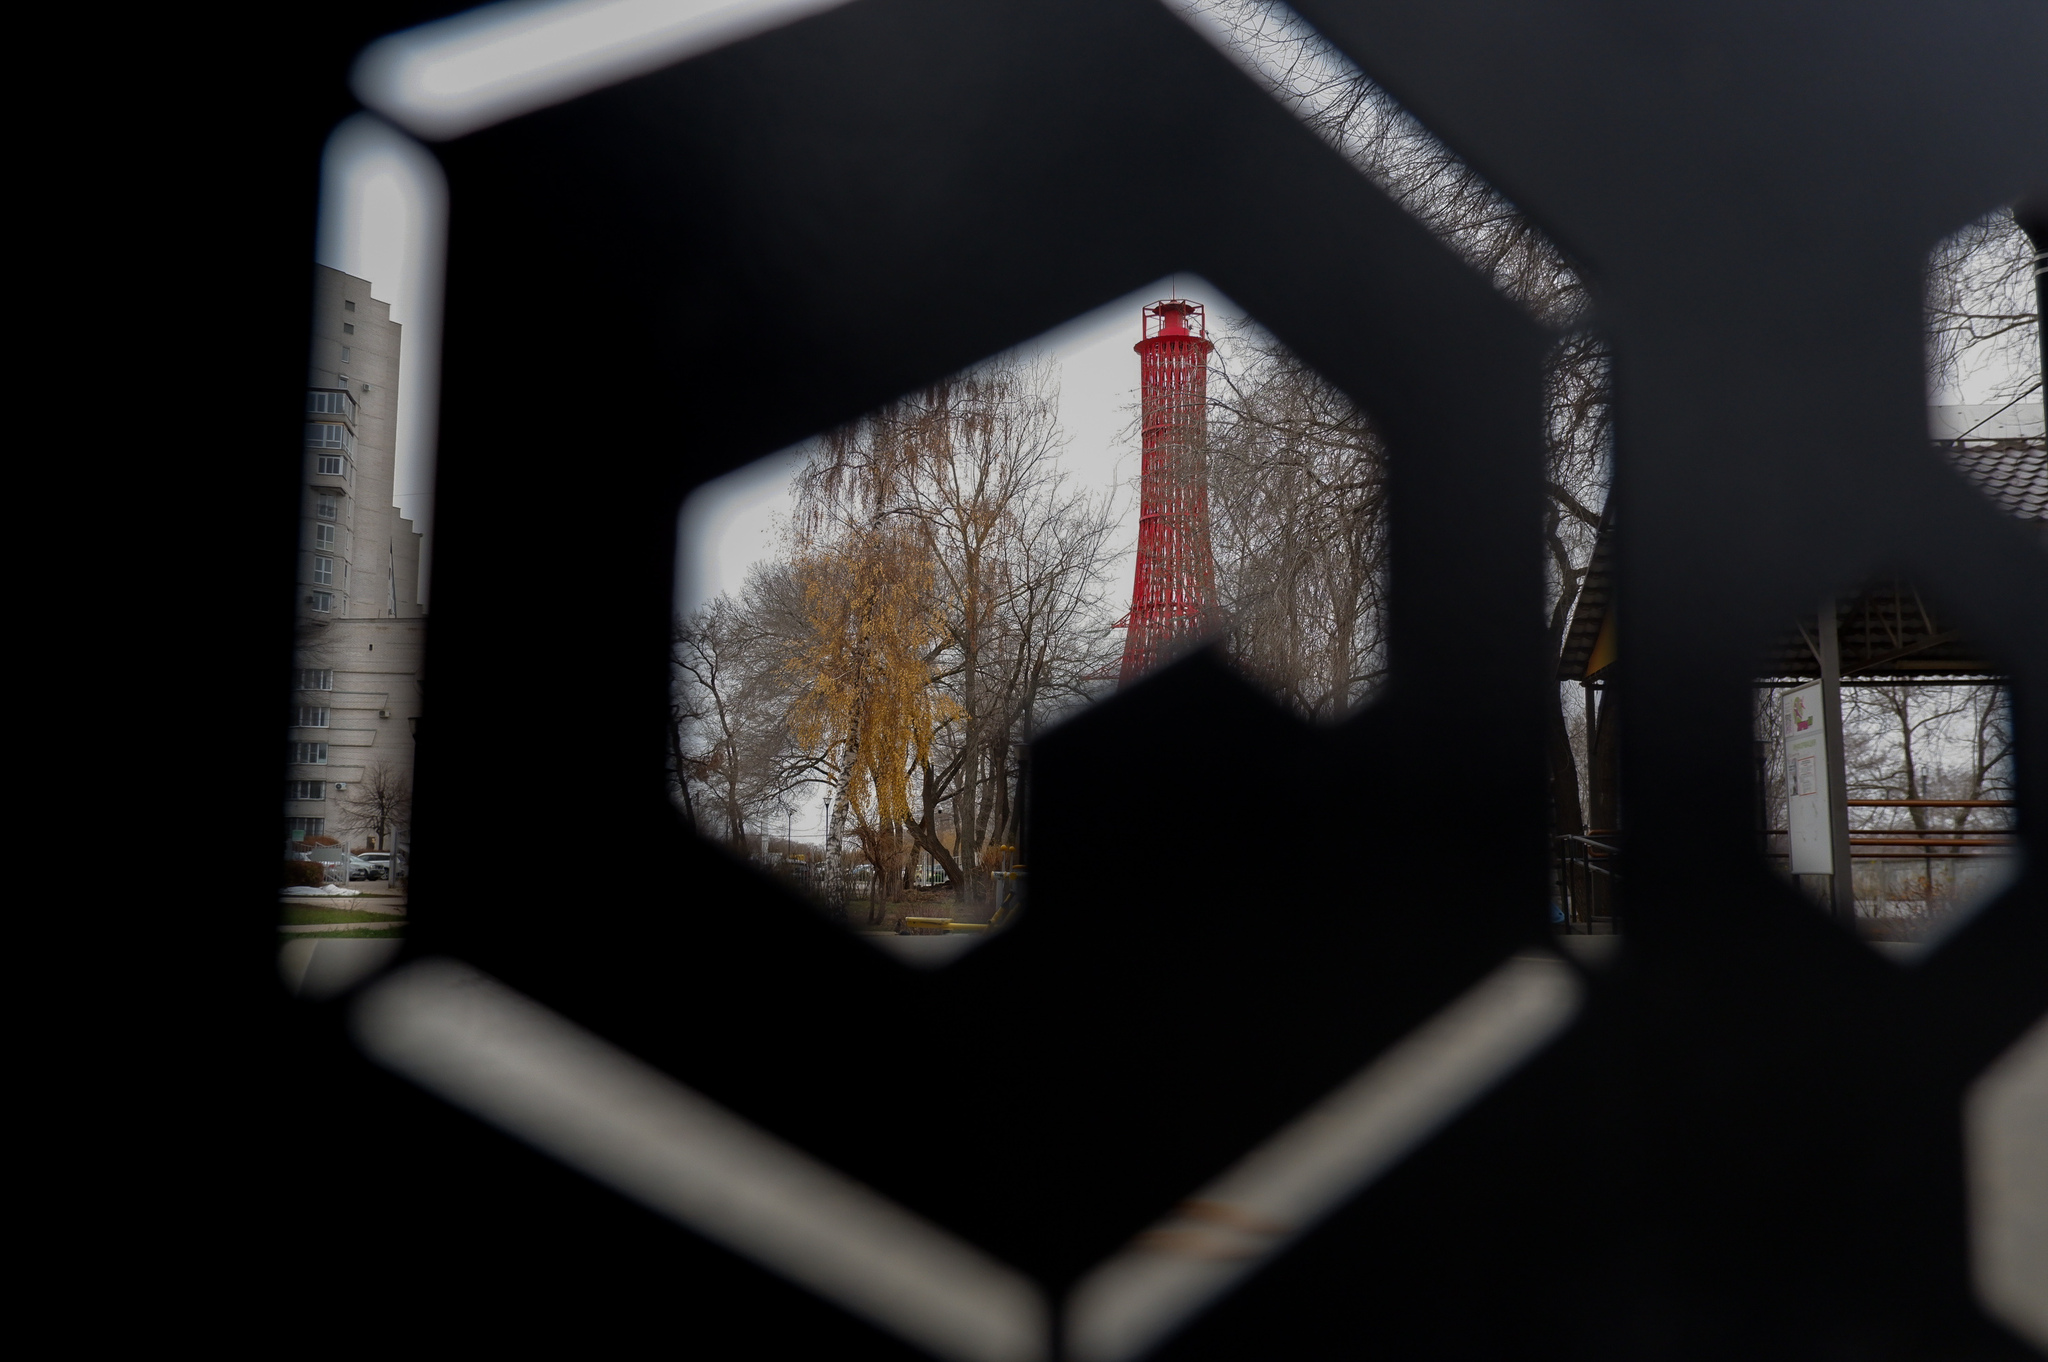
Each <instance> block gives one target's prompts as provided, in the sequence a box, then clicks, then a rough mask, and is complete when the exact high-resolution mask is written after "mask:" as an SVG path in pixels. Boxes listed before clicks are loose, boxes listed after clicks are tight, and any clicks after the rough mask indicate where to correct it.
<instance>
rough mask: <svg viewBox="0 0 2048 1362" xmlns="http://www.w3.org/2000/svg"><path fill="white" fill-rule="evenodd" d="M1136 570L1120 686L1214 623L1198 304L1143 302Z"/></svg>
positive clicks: (1206, 346)
mask: <svg viewBox="0 0 2048 1362" xmlns="http://www.w3.org/2000/svg"><path fill="white" fill-rule="evenodd" d="M1144 326H1145V338H1144V339H1143V340H1141V341H1139V342H1138V343H1137V345H1136V346H1134V347H1133V348H1134V349H1135V350H1137V352H1138V357H1139V360H1140V362H1141V364H1142V387H1141V389H1140V392H1141V400H1140V411H1141V417H1140V422H1141V428H1142V431H1143V436H1142V439H1143V445H1142V448H1143V455H1144V457H1143V476H1142V478H1141V480H1140V484H1139V485H1140V498H1139V501H1140V504H1139V516H1138V570H1137V575H1136V579H1135V580H1134V581H1133V582H1132V584H1131V613H1130V614H1128V615H1126V616H1124V619H1123V626H1124V628H1125V629H1126V630H1128V632H1127V633H1126V634H1125V635H1124V662H1123V667H1122V669H1121V670H1120V672H1119V673H1118V676H1117V685H1118V686H1119V687H1122V686H1128V685H1129V684H1130V683H1131V682H1132V681H1133V680H1135V679H1137V678H1138V677H1139V676H1141V675H1143V674H1144V673H1145V672H1147V671H1150V670H1151V669H1152V668H1153V667H1156V666H1158V665H1159V664H1160V663H1162V662H1165V661H1167V660H1168V659H1170V658H1172V657H1174V656H1175V655H1177V654H1179V653H1181V652H1184V651H1186V650H1187V648H1189V647H1190V646H1192V645H1193V644H1195V643H1197V642H1199V641H1200V640H1202V639H1203V638H1206V637H1207V636H1208V635H1209V634H1210V633H1212V632H1213V631H1214V630H1215V628H1216V626H1217V625H1218V624H1219V623H1220V621H1221V612H1220V611H1219V610H1218V609H1217V606H1216V561H1215V558H1214V557H1213V555H1212V554H1211V553H1210V551H1209V476H1208V475H1209V465H1208V451H1207V445H1206V440H1207V436H1208V431H1209V410H1208V403H1209V352H1210V351H1211V350H1214V349H1215V348H1216V347H1215V346H1214V345H1213V344H1212V343H1211V342H1210V340H1209V333H1208V326H1207V323H1206V321H1205V319H1204V314H1203V311H1202V305H1201V304H1200V303H1191V302H1188V301H1187V300H1186V299H1183V298H1169V299H1167V300H1166V301H1165V302H1159V303H1154V304H1152V305H1151V306H1150V307H1148V308H1146V309H1145V322H1144Z"/></svg>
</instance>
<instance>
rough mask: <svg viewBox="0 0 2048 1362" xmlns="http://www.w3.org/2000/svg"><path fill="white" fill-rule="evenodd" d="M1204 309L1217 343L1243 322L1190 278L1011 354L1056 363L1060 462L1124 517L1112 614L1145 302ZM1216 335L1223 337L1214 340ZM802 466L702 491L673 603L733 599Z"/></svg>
mask: <svg viewBox="0 0 2048 1362" xmlns="http://www.w3.org/2000/svg"><path fill="white" fill-rule="evenodd" d="M1176 287H1177V288H1178V289H1179V290H1180V292H1181V293H1182V295H1184V296H1186V297H1189V298H1192V299H1193V300H1194V301H1196V302H1198V303H1202V304H1204V305H1205V306H1206V307H1207V309H1208V315H1209V330H1210V333H1211V335H1212V336H1218V335H1219V333H1221V332H1223V331H1225V330H1226V329H1228V328H1230V327H1232V326H1242V325H1244V320H1243V314H1242V312H1241V310H1240V309H1239V308H1238V307H1237V306H1236V304H1234V303H1232V302H1231V301H1230V300H1229V299H1227V298H1225V297H1224V296H1223V295H1222V294H1221V293H1219V292H1217V291H1216V290H1215V289H1213V288H1211V287H1209V286H1208V284H1206V283H1205V282H1203V281H1202V280H1201V279H1199V278H1197V277H1195V276H1193V275H1188V274H1182V275H1177V276H1174V277H1171V278H1167V279H1160V280H1157V281H1155V282H1153V283H1151V284H1148V285H1146V286H1145V287H1144V288H1141V289H1138V290H1136V291H1135V292H1132V293H1130V294H1127V295H1125V296H1124V297H1122V298H1119V299H1117V300H1116V301H1115V302H1113V303H1107V304H1105V305H1104V306H1102V307H1099V308H1097V309H1096V310H1095V311H1093V312H1090V313H1087V314H1086V315H1085V316H1082V317H1078V318H1076V319H1075V320H1073V321H1071V322H1069V323H1067V324H1066V325H1065V326H1062V327H1059V328H1057V329H1055V330H1052V331H1049V332H1047V333H1045V334H1044V335H1043V336H1040V337H1038V338H1036V339H1035V340H1032V341H1028V342H1026V343H1025V344H1023V345H1020V346H1018V347H1017V351H1016V352H1017V353H1018V354H1020V355H1043V356H1045V357H1047V358H1049V359H1051V360H1053V361H1054V362H1055V363H1056V364H1057V365H1058V374H1059V385H1060V426H1061V428H1062V430H1063V431H1064V432H1065V434H1066V436H1067V446H1066V448H1065V450H1064V451H1063V452H1062V453H1061V455H1060V463H1061V466H1062V467H1063V468H1065V469H1066V470H1067V471H1068V473H1069V474H1070V475H1071V476H1072V479H1073V481H1074V484H1075V485H1076V486H1077V487H1080V488H1085V489H1086V490H1088V491H1090V492H1096V493H1103V492H1114V493H1115V495H1116V497H1117V509H1118V510H1119V511H1120V512H1121V513H1122V517H1123V529H1122V530H1121V532H1120V536H1119V538H1120V543H1121V545H1122V550H1123V551H1122V555H1121V557H1119V559H1118V560H1117V564H1116V567H1115V569H1114V572H1113V576H1112V578H1111V580H1112V581H1113V582H1114V583H1115V586H1114V588H1113V591H1112V603H1113V605H1114V608H1115V609H1116V610H1117V613H1119V614H1121V613H1122V612H1123V607H1124V606H1125V605H1126V604H1128V602H1129V597H1130V590H1131V573H1132V570H1133V567H1134V564H1135V557H1136V552H1137V537H1138V508H1137V489H1136V486H1135V483H1134V479H1135V478H1136V477H1137V473H1138V446H1137V439H1138V436H1137V424H1136V422H1135V420H1134V419H1133V417H1134V415H1135V408H1136V404H1137V400H1138V356H1137V353H1136V352H1135V351H1134V350H1133V349H1132V347H1133V346H1135V345H1136V344H1137V343H1138V339H1139V337H1140V335H1141V334H1142V332H1141V329H1140V319H1141V316H1142V311H1143V309H1144V307H1145V305H1146V304H1147V303H1152V302H1157V301H1158V300H1159V299H1161V298H1165V297H1168V296H1170V295H1171V294H1172V293H1173V291H1174V289H1175V288H1176ZM1219 338H1220V337H1219ZM802 460H803V447H802V446H800V445H799V446H796V447H793V448H791V449H787V450H784V451H782V452H781V453H779V454H773V455H770V456H769V457H767V458H765V459H760V460H757V461H755V462H754V463H752V464H749V465H748V466H747V467H745V468H742V469H739V470H737V471H736V472H732V473H728V474H727V475H726V476H724V477H722V478H719V479H717V480H716V481H714V482H710V483H707V484H705V485H704V486H703V487H702V488H700V489H699V490H698V491H697V492H696V494H695V495H693V496H692V497H691V498H690V499H689V501H687V502H686V503H685V504H684V506H683V512H682V522H681V525H680V527H679V529H680V534H679V536H678V552H677V562H676V604H677V607H678V608H679V609H681V610H684V611H689V610H694V609H695V608H696V607H698V606H699V605H701V604H703V603H704V602H705V601H707V600H710V599H711V598H712V597H714V596H716V595H718V594H719V593H720V592H722V591H729V592H734V593H737V592H738V590H739V588H740V586H741V585H742V584H743V583H744V582H745V581H746V576H747V569H748V568H749V567H751V566H752V565H753V564H755V563H757V562H759V561H761V560H762V559H764V558H769V557H772V556H774V554H775V552H776V534H777V524H778V518H780V517H786V516H787V514H788V512H789V510H790V507H791V501H790V482H791V479H792V477H793V476H794V474H795V473H796V470H797V468H798V467H799V466H800V465H801V463H802Z"/></svg>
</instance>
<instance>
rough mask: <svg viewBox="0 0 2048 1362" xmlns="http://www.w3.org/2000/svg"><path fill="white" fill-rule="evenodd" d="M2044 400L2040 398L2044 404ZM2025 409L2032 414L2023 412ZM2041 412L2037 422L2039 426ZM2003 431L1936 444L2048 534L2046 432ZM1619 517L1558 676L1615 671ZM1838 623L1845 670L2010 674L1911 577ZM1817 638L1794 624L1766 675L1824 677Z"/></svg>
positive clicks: (2001, 502)
mask: <svg viewBox="0 0 2048 1362" xmlns="http://www.w3.org/2000/svg"><path fill="white" fill-rule="evenodd" d="M2039 410H2040V408H2039V407H2035V408H2033V411H2034V412H2036V413H2038V412H2039ZM2022 419H2024V418H2022ZM2039 429H2040V420H2039V417H2038V416H2035V417H2034V419H2033V421H2032V431H2034V432H2038V431H2039ZM1999 433H2000V437H2001V438H1996V439H1990V440H1984V439H1975V438H1969V439H1956V440H1943V441H1938V442H1937V443H1936V445H1935V448H1936V449H1938V450H1939V451H1940V452H1941V454H1942V456H1943V457H1944V458H1946V459H1947V460H1948V461H1949V462H1950V463H1951V464H1953V465H1954V466H1955V468H1956V470H1957V471H1958V472H1960V473H1961V474H1962V475H1963V476H1964V477H1966V478H1968V479H1969V480H1970V481H1971V482H1972V483H1973V484H1975V485H1976V487H1977V488H1978V489H1979V490H1980V491H1982V492H1983V493H1984V494H1985V495H1986V496H1988V497H1990V498H1991V500H1992V501H1993V502H1994V503H1996V504H1997V505H1998V507H1999V508H2000V509H2001V510H2003V511H2005V512H2006V513H2007V514H2008V515H2011V516H2012V517H2014V518H2015V519H2018V520H2025V521H2030V522H2032V523H2033V524H2035V525H2037V526H2038V527H2039V528H2040V530H2041V535H2042V539H2043V541H2044V544H2048V442H2044V441H2043V439H2042V437H2041V436H2040V435H2039V434H2038V433H2027V434H2018V435H2013V434H2011V433H2009V432H2007V431H2006V430H2004V429H2003V428H2001V429H2000V432H1999ZM1613 531H1614V522H1613V519H1612V510H1611V509H1610V511H1609V519H1608V520H1607V521H1606V522H1605V523H1603V524H1602V525H1601V527H1600V534H1599V537H1598V539H1596V540H1595V541H1594V545H1593V557H1592V560H1591V562H1590V563H1589V564H1588V566H1587V568H1586V576H1585V580H1584V581H1583V582H1581V583H1580V585H1579V598H1578V600H1577V601H1576V602H1575V603H1574V604H1573V606H1572V619H1571V624H1570V626H1569V627H1568V628H1567V629H1566V631H1565V640H1564V647H1563V649H1562V650H1561V651H1560V653H1559V655H1558V666H1557V679H1558V680H1560V681H1593V682H1595V683H1596V684H1597V683H1598V682H1599V681H1601V680H1604V679H1609V678H1610V677H1611V672H1610V668H1612V666H1613V665H1614V661H1615V658H1616V638H1617V633H1616V630H1615V627H1614V616H1613V613H1612V607H1613V602H1614V552H1613ZM1839 609H1840V613H1839V615H1838V617H1837V625H1838V632H1839V638H1840V643H1841V650H1842V679H1843V680H1845V681H1847V680H1849V679H1851V678H1852V677H1853V678H1857V679H1863V680H1893V681H1898V680H1915V679H1918V680H1930V679H1933V678H1935V677H1940V676H1995V675H2000V674H2002V673H2001V671H2000V669H1999V668H1998V667H1996V666H1994V665H1993V664H1992V663H1991V661H1990V660H1989V659H1987V658H1984V657H1981V656H1978V655H1976V654H1975V652H1974V650H1973V649H1972V648H1971V647H1970V646H1969V644H1968V643H1966V642H1965V641H1963V640H1962V639H1961V638H1959V637H1958V636H1957V634H1956V632H1955V631H1954V630H1953V629H1951V628H1949V627H1947V626H1946V625H1945V624H1943V622H1942V620H1941V618H1940V616H1938V615H1937V614H1935V613H1934V611H1933V609H1932V608H1931V606H1930V605H1929V603H1928V602H1926V601H1924V600H1923V599H1922V598H1921V596H1920V594H1919V592H1918V591H1916V590H1915V589H1914V587H1913V585H1912V584H1911V583H1909V582H1887V583H1882V584H1879V585H1877V586H1875V587H1873V588H1871V590H1869V591H1868V592H1866V593H1865V594H1864V595H1863V596H1862V597H1861V598H1860V599H1857V600H1854V601H1850V600H1845V601H1843V602H1842V603H1841V605H1840V607H1839ZM1817 645H1818V640H1816V639H1813V638H1811V637H1810V636H1809V634H1808V631H1807V630H1806V629H1804V628H1801V627H1799V626H1796V625H1795V626H1794V627H1792V628H1791V629H1789V630H1788V631H1787V632H1786V634H1785V636H1784V637H1783V638H1782V639H1781V640H1780V641H1779V642H1778V643H1777V645H1775V646H1774V647H1773V648H1771V650H1770V652H1769V653H1768V654H1767V656H1766V658H1765V660H1764V666H1763V672H1762V674H1763V675H1767V676H1772V677H1784V678H1788V679H1791V678H1805V677H1818V676H1819V675H1820V661H1819V657H1818V655H1817V653H1816V652H1815V648H1816V647H1817Z"/></svg>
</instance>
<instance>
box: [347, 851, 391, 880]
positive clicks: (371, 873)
mask: <svg viewBox="0 0 2048 1362" xmlns="http://www.w3.org/2000/svg"><path fill="white" fill-rule="evenodd" d="M390 876H391V867H390V866H388V865H378V864H377V863H376V862H374V861H372V860H370V859H369V858H368V857H366V856H350V857H349V858H348V877H349V878H350V879H352V880H382V879H388V878H390Z"/></svg>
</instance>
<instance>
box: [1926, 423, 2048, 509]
mask: <svg viewBox="0 0 2048 1362" xmlns="http://www.w3.org/2000/svg"><path fill="white" fill-rule="evenodd" d="M2029 446H2031V447H2029ZM1942 453H1944V454H1946V455H1947V456H1948V459H1949V462H1950V463H1953V464H1954V465H1955V466H1956V469H1957V471H1958V472H1960V473H1961V474H1962V475H1963V476H1964V477H1966V478H1968V479H1969V480H1970V481H1971V482H1973V483H1975V484H1977V487H1978V488H1979V489H1980V490H1981V491H1982V492H1983V493H1984V495H1986V496H1988V497H1990V498H1991V499H1992V500H1993V501H1995V502H1997V503H1998V505H1999V508H2000V509H2002V510H2003V511H2005V512H2006V513H2007V514H2008V515H2014V516H2018V517H2019V518H2020V519H2021V520H2048V447H2044V446H2042V445H2041V444H2040V443H2039V442H2037V441H2027V442H2025V443H2022V442H2020V441H2017V440H2000V441H1998V442H1997V443H1996V444H1995V445H1993V446H1990V447H1986V448H1976V449H1970V448H1963V449H1944V450H1943V451H1942Z"/></svg>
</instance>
